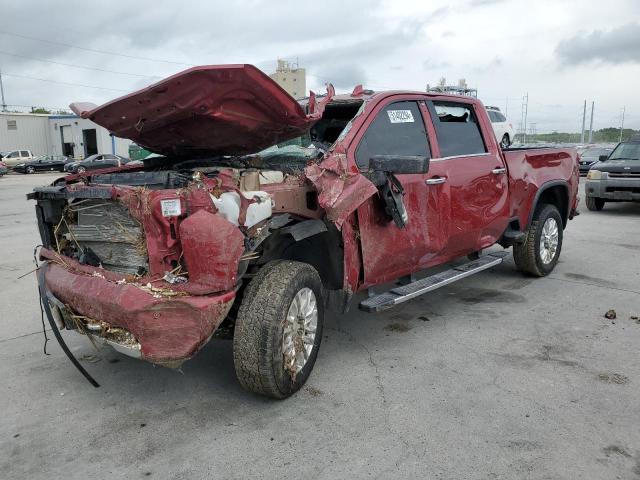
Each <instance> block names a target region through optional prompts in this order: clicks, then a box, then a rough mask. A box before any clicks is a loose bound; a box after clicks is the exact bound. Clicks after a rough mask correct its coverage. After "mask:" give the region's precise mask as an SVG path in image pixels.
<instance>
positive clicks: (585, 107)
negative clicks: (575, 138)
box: [580, 100, 587, 143]
mask: <svg viewBox="0 0 640 480" xmlns="http://www.w3.org/2000/svg"><path fill="white" fill-rule="evenodd" d="M586 120H587V101H586V100H585V101H584V108H583V109H582V133H581V134H580V143H584V122H585V121H586Z"/></svg>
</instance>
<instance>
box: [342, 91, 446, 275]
mask: <svg viewBox="0 0 640 480" xmlns="http://www.w3.org/2000/svg"><path fill="white" fill-rule="evenodd" d="M396 98H397V97H396ZM414 98H415V97H414ZM428 115H429V114H428V112H427V110H426V108H424V104H423V102H422V101H421V100H420V99H411V100H409V99H407V100H402V99H400V100H398V99H396V100H387V101H386V102H385V103H383V104H381V105H378V106H377V107H376V108H374V109H373V111H372V112H371V113H370V114H369V117H368V119H367V120H366V121H365V123H364V125H363V131H361V132H358V134H357V135H356V136H355V137H354V140H353V142H352V144H351V146H350V148H349V152H348V154H349V155H352V156H353V158H354V160H355V163H356V165H357V166H358V168H359V169H360V171H361V172H363V173H365V172H367V171H368V169H369V160H370V158H371V157H372V156H374V155H398V156H404V155H409V156H425V157H427V158H431V153H432V152H431V148H430V145H429V139H428V135H427V127H426V125H428V124H429V122H428V120H427V122H426V123H425V118H424V117H428ZM436 168H437V167H436ZM430 170H432V167H430ZM432 176H433V172H431V171H430V172H428V173H426V174H396V175H395V177H396V178H397V179H398V180H399V182H400V184H401V185H402V188H403V189H404V196H403V203H404V207H405V209H406V211H407V214H408V222H407V224H406V225H405V227H404V228H399V227H398V226H397V225H396V224H395V222H394V221H393V220H392V219H391V217H390V216H389V215H388V214H387V213H386V212H385V204H384V202H383V201H382V200H381V198H380V196H379V195H374V196H373V197H371V198H369V199H368V200H367V201H366V202H365V203H364V204H362V205H361V206H360V207H359V208H358V210H357V218H358V226H359V230H360V243H361V248H362V262H363V267H364V283H363V286H365V287H366V286H370V285H375V284H379V283H382V282H385V281H388V280H392V279H396V278H398V277H401V276H403V275H406V274H409V273H411V272H415V271H417V270H419V269H420V266H422V265H424V264H426V263H428V261H429V259H432V258H434V257H435V256H436V255H437V254H438V253H439V250H440V249H441V248H443V246H444V245H443V244H442V242H439V241H438V239H437V238H435V237H434V234H435V235H436V236H438V235H439V234H438V232H437V231H430V230H429V228H428V226H427V220H428V219H429V218H430V217H431V218H434V219H435V218H436V215H434V213H437V212H434V210H435V209H436V204H435V202H432V201H431V200H432V199H431V198H430V192H431V189H432V188H433V187H432V186H430V184H428V183H427V180H429V179H431V177H432Z"/></svg>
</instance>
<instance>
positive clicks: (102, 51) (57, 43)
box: [0, 30, 194, 67]
mask: <svg viewBox="0 0 640 480" xmlns="http://www.w3.org/2000/svg"><path fill="white" fill-rule="evenodd" d="M0 33H2V34H4V35H11V36H14V37H19V38H26V39H27V40H34V41H36V42H43V43H50V44H52V45H60V46H62V47H68V48H76V49H78V50H84V51H86V52H93V53H101V54H102V55H114V56H116V57H125V58H133V59H135V60H147V61H149V62H159V63H171V64H173V65H185V66H187V67H193V66H194V65H193V64H191V63H183V62H174V61H171V60H163V59H160V58H149V57H138V56H136V55H127V54H125V53H117V52H109V51H107V50H98V49H95V48H87V47H79V46H78V45H72V44H70V43H63V42H56V41H54V40H46V39H44V38H37V37H30V36H29V35H22V34H20V33H13V32H7V31H6V30H0Z"/></svg>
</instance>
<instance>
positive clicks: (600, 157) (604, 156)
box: [598, 155, 609, 162]
mask: <svg viewBox="0 0 640 480" xmlns="http://www.w3.org/2000/svg"><path fill="white" fill-rule="evenodd" d="M608 158H609V155H600V156H599V157H598V161H599V162H605V161H606V160H607V159H608Z"/></svg>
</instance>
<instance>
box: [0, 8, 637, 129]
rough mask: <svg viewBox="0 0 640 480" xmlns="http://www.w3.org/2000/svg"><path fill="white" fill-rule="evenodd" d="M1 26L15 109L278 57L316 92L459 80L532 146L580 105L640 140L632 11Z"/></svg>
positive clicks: (216, 11) (273, 11) (130, 19)
mask: <svg viewBox="0 0 640 480" xmlns="http://www.w3.org/2000/svg"><path fill="white" fill-rule="evenodd" d="M134 6H135V8H133V7H134ZM0 12H2V22H1V23H0V70H1V71H2V72H3V80H4V90H5V97H6V102H7V103H8V104H12V105H26V106H30V105H38V106H39V105H44V106H47V107H57V108H59V107H66V106H67V105H68V104H69V103H70V102H72V101H90V102H94V103H97V104H100V103H103V102H105V101H107V100H110V99H112V98H115V97H117V96H119V95H122V94H124V93H127V92H130V91H132V90H135V89H137V88H140V87H142V86H145V85H148V84H150V83H153V82H155V81H157V80H159V79H160V78H162V77H164V76H167V75H170V74H172V73H175V72H177V71H180V70H182V69H184V68H188V67H189V66H190V65H198V64H219V63H253V64H255V65H257V66H258V67H259V68H261V69H263V70H264V71H266V72H267V73H269V72H271V71H273V70H274V69H275V63H276V58H277V57H281V58H286V59H289V60H295V59H298V61H299V63H300V66H303V67H306V69H307V73H308V76H307V84H308V85H307V86H308V88H312V89H315V90H316V91H321V90H323V85H324V83H325V82H327V81H330V82H332V83H333V84H334V85H335V86H336V88H337V89H338V90H339V91H340V90H342V91H344V90H350V89H351V88H352V87H353V86H354V85H355V84H358V83H362V84H364V85H365V87H368V88H373V89H376V90H382V89H405V88H406V89H419V90H423V89H424V88H425V85H426V84H427V83H431V84H434V83H437V81H438V79H439V78H440V77H446V78H447V79H448V80H449V82H450V83H455V82H457V80H458V79H459V78H466V80H467V83H468V84H469V85H470V86H473V87H476V88H477V89H478V93H479V97H480V98H481V99H482V100H483V101H484V102H485V104H489V105H497V106H499V107H500V108H501V109H502V110H503V111H504V110H505V109H506V110H507V113H508V116H509V118H510V119H511V121H512V122H513V124H514V126H517V124H518V123H519V121H520V114H521V103H522V96H523V95H524V94H526V93H528V94H529V119H528V122H529V123H530V124H531V123H535V124H536V127H537V131H538V132H548V131H553V130H562V131H579V129H580V124H581V121H582V105H583V101H584V100H585V99H587V100H588V102H589V104H590V102H591V100H594V101H595V102H596V109H595V121H594V127H595V128H596V129H598V128H603V127H607V126H618V125H619V123H620V113H621V109H622V107H623V106H625V107H626V117H625V126H629V127H632V128H640V96H639V95H637V93H636V85H637V83H638V80H639V79H640V1H638V0H609V1H607V2H602V1H596V0H588V1H587V0H584V1H581V0H537V1H535V2H532V1H530V0H529V1H527V0H459V1H456V2H452V1H440V0H422V1H397V0H396V1H383V0H380V1H378V0H351V1H348V2H347V1H344V0H341V1H335V0H323V1H322V2H303V1H299V0H294V1H279V0H271V1H267V0H264V1H260V0H246V1H234V2H231V1H224V2H223V1H218V0H210V1H204V0H203V1H201V2H191V1H188V0H182V1H180V2H175V1H173V2H166V3H165V4H161V2H158V1H157V0H154V1H151V0H148V1H147V0H137V1H135V2H132V1H130V0H129V1H123V0H110V1H109V2H87V1H86V0H85V1H74V0H66V1H65V2H33V1H29V0H21V1H19V2H18V1H10V0H0ZM38 39H39V40H38ZM42 40H45V41H42ZM78 47H80V48H78ZM100 52H101V53H100ZM115 54H117V55H115ZM80 67H86V68H80ZM38 79H39V80H38ZM43 80H48V81H43ZM54 82H57V83H54ZM97 87H99V88H97ZM587 123H588V120H587Z"/></svg>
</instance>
